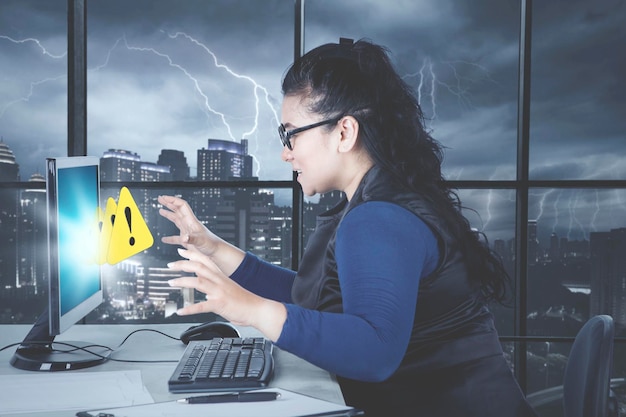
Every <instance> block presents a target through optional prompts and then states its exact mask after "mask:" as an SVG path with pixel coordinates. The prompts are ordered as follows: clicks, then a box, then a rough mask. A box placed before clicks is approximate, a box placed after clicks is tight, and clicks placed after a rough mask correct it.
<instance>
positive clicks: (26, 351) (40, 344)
mask: <svg viewBox="0 0 626 417" xmlns="http://www.w3.org/2000/svg"><path fill="white" fill-rule="evenodd" d="M49 328H50V326H49V324H48V310H47V309H46V311H44V313H43V314H42V315H41V316H39V318H38V319H37V321H36V322H35V324H34V325H33V328H32V329H31V330H30V332H28V334H27V335H26V337H25V338H24V340H23V341H22V343H21V344H20V345H19V346H18V348H17V349H16V351H15V353H14V354H13V357H11V361H10V362H11V365H13V366H14V367H16V368H19V369H25V370H28V371H69V370H73V369H81V368H89V367H91V366H96V365H99V364H101V363H103V362H105V361H107V360H108V359H109V356H110V355H111V349H109V348H106V347H104V346H99V345H94V344H90V343H85V342H75V341H62V342H60V341H59V342H55V341H54V336H50V332H49Z"/></svg>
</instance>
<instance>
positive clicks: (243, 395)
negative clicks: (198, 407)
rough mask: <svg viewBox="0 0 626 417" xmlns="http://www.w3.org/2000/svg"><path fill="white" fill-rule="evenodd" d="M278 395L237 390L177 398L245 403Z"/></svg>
mask: <svg viewBox="0 0 626 417" xmlns="http://www.w3.org/2000/svg"><path fill="white" fill-rule="evenodd" d="M278 397H280V393H278V392H268V391H263V392H239V393H233V394H213V395H202V396H197V397H188V398H183V399H180V400H178V402H179V403H185V404H210V403H245V402H254V401H272V400H275V399H277V398H278Z"/></svg>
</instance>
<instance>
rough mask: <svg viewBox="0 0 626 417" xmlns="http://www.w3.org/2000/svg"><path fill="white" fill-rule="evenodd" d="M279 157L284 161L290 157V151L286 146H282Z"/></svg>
mask: <svg viewBox="0 0 626 417" xmlns="http://www.w3.org/2000/svg"><path fill="white" fill-rule="evenodd" d="M280 158H281V159H282V160H283V161H285V162H289V161H291V159H292V154H291V151H290V150H289V148H288V147H286V146H283V150H282V152H281V153H280Z"/></svg>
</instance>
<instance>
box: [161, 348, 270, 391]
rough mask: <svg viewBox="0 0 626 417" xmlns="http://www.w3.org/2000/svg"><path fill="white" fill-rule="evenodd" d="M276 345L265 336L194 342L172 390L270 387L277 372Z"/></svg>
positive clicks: (172, 382) (171, 383)
mask: <svg viewBox="0 0 626 417" xmlns="http://www.w3.org/2000/svg"><path fill="white" fill-rule="evenodd" d="M273 346H274V345H273V344H272V342H271V341H270V340H268V339H265V338H262V337H251V338H238V337H226V338H219V337H218V338H214V339H213V340H195V341H191V342H189V345H187V348H186V349H185V352H184V353H183V356H182V357H181V358H180V360H179V362H178V365H177V366H176V369H175V370H174V373H173V374H172V376H171V377H170V379H169V381H168V387H169V390H170V392H173V393H183V392H210V391H239V390H247V389H252V388H263V387H266V386H267V384H268V383H269V382H270V380H271V378H272V375H273V371H274V357H273V356H272V351H273Z"/></svg>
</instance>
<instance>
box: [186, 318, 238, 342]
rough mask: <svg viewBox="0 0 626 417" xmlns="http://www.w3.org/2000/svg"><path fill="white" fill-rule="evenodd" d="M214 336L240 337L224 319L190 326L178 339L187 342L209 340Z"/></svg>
mask: <svg viewBox="0 0 626 417" xmlns="http://www.w3.org/2000/svg"><path fill="white" fill-rule="evenodd" d="M215 337H241V335H240V334H239V330H237V328H236V327H235V326H233V325H232V324H230V323H229V322H226V321H210V322H207V323H202V324H198V325H196V326H191V327H190V328H188V329H187V330H185V331H184V332H182V333H181V335H180V340H181V342H183V343H184V344H188V343H189V342H191V341H192V340H211V339H213V338H215Z"/></svg>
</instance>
